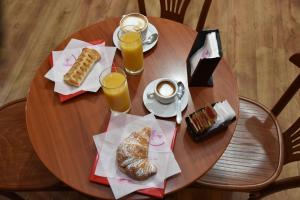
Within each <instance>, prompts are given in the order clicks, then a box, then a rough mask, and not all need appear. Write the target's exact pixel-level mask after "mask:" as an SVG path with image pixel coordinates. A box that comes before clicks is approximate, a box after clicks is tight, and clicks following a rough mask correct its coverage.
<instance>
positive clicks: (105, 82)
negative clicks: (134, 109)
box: [100, 72, 131, 112]
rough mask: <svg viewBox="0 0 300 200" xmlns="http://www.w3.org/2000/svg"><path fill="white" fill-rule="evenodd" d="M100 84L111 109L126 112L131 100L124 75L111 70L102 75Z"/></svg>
mask: <svg viewBox="0 0 300 200" xmlns="http://www.w3.org/2000/svg"><path fill="white" fill-rule="evenodd" d="M100 78H101V77H100ZM101 84H102V86H103V87H102V88H103V91H104V94H105V96H106V99H107V101H108V103H109V105H110V108H111V110H112V111H117V112H128V111H129V109H130V106H131V102H130V96H129V91H128V85H127V80H126V77H125V75H124V74H122V73H119V72H111V73H109V74H107V75H105V76H104V77H103V79H102V80H101Z"/></svg>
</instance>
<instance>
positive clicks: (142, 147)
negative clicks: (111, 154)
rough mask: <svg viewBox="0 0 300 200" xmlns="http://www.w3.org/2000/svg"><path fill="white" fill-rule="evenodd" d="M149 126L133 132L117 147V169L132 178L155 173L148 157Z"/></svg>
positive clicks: (154, 168) (141, 178)
mask: <svg viewBox="0 0 300 200" xmlns="http://www.w3.org/2000/svg"><path fill="white" fill-rule="evenodd" d="M150 136H151V128H148V127H146V128H143V129H142V130H139V131H136V132H133V133H131V134H130V136H129V137H127V138H126V139H125V140H124V141H123V142H122V143H121V144H120V145H119V146H118V149H117V165H118V167H119V169H120V170H121V171H122V172H123V173H125V174H126V175H128V176H129V177H131V178H132V179H135V180H138V181H142V180H146V179H147V178H149V177H150V176H152V175H154V174H156V172H157V168H156V166H155V165H153V164H152V163H151V162H150V161H149V159H148V148H149V141H150Z"/></svg>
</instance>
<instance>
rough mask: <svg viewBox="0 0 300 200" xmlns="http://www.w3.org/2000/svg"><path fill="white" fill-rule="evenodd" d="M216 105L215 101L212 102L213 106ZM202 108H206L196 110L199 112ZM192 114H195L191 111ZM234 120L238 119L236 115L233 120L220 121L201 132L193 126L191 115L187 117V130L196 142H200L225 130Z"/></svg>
mask: <svg viewBox="0 0 300 200" xmlns="http://www.w3.org/2000/svg"><path fill="white" fill-rule="evenodd" d="M214 105H215V103H214V104H212V105H211V106H212V107H213V106H214ZM202 109H204V108H200V109H199V110H197V111H195V112H198V111H200V110H202ZM190 115H193V113H191V114H190ZM234 120H236V117H234V118H233V119H232V120H227V121H224V122H223V123H220V124H219V125H218V126H213V127H211V128H210V129H208V130H206V131H204V132H201V133H199V132H197V131H196V130H195V129H194V128H193V125H192V123H191V121H190V119H189V117H186V118H185V121H186V124H187V131H188V133H189V135H190V136H191V137H192V139H193V140H194V141H195V142H200V141H201V140H203V139H206V138H209V137H211V136H213V135H215V134H216V133H220V132H222V131H225V130H226V129H227V127H228V125H229V124H231V123H232V122H233V121H234Z"/></svg>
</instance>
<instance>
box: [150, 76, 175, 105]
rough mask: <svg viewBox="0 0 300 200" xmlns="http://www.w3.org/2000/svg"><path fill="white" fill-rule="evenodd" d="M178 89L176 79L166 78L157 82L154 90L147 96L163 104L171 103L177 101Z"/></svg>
mask: <svg viewBox="0 0 300 200" xmlns="http://www.w3.org/2000/svg"><path fill="white" fill-rule="evenodd" d="M177 90H178V87H177V83H176V82H175V81H174V80H172V79H168V78H164V79H161V80H159V81H158V82H157V83H156V84H155V87H154V91H153V92H152V93H148V94H147V97H148V98H149V99H153V98H154V99H156V100H157V101H159V102H160V103H162V104H170V103H173V102H174V101H175V97H176V94H177Z"/></svg>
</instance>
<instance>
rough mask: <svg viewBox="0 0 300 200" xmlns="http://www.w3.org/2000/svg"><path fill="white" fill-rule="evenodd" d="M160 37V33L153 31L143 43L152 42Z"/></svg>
mask: <svg viewBox="0 0 300 200" xmlns="http://www.w3.org/2000/svg"><path fill="white" fill-rule="evenodd" d="M157 38H158V34H157V33H153V34H152V35H150V36H149V37H148V38H147V39H146V40H145V41H144V42H143V45H145V44H152V43H153V42H154V41H156V40H157Z"/></svg>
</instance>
